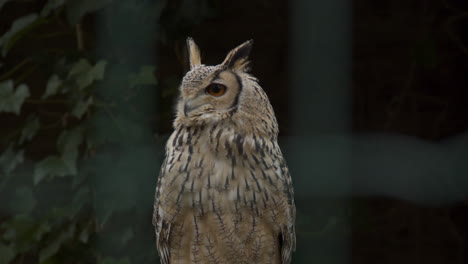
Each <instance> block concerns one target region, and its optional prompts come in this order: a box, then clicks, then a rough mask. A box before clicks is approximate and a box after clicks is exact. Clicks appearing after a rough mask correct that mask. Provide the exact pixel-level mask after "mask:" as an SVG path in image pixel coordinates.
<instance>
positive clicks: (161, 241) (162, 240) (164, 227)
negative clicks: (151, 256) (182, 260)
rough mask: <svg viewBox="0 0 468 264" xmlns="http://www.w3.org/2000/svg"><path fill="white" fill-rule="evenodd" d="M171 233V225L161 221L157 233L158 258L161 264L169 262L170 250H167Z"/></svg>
mask: <svg viewBox="0 0 468 264" xmlns="http://www.w3.org/2000/svg"><path fill="white" fill-rule="evenodd" d="M170 233H171V225H170V224H167V223H166V222H164V221H163V222H162V223H161V229H160V230H159V234H158V235H157V241H156V243H157V244H158V251H159V259H160V262H161V264H169V259H170V252H169V236H170Z"/></svg>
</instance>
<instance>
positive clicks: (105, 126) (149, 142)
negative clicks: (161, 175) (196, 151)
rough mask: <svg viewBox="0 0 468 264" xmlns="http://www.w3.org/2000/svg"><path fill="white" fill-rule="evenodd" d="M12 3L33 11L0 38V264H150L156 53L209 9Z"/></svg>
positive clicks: (92, 0)
mask: <svg viewBox="0 0 468 264" xmlns="http://www.w3.org/2000/svg"><path fill="white" fill-rule="evenodd" d="M14 4H17V5H18V3H14V1H2V2H1V4H0V8H1V9H7V8H12V7H11V5H14ZM19 4H23V5H27V4H30V5H31V6H34V9H35V10H36V11H35V12H31V13H28V14H23V15H20V16H18V17H15V18H14V20H13V21H11V25H10V27H9V29H8V30H7V31H6V32H4V33H3V35H2V36H1V37H0V49H1V56H2V61H6V62H7V63H6V64H5V65H2V66H1V68H0V118H1V119H2V120H6V121H7V122H9V123H8V125H2V129H1V137H0V139H1V141H0V146H1V148H0V200H1V201H2V203H1V205H0V264H7V263H41V264H53V263H100V264H130V263H155V262H156V259H157V256H156V250H155V243H154V234H153V232H152V227H151V209H152V202H153V201H151V200H149V199H148V197H153V191H154V186H155V183H156V176H157V172H158V169H159V166H160V161H161V158H162V156H163V144H164V141H165V136H156V137H155V136H154V131H153V130H154V129H155V127H156V126H157V125H158V123H157V120H158V118H157V117H155V112H156V111H157V105H156V104H155V102H156V101H157V100H156V99H157V98H158V96H160V97H161V98H164V99H165V100H166V101H167V98H168V97H169V99H170V98H172V97H174V95H175V92H174V91H168V90H167V89H166V90H161V89H160V88H161V87H160V86H159V85H160V83H159V82H158V80H157V79H156V77H155V76H156V75H155V73H156V72H157V70H158V67H157V65H155V64H154V61H155V58H154V57H153V58H151V56H152V54H154V51H152V49H154V48H155V45H156V43H157V42H161V41H162V42H167V41H168V39H174V38H175V39H177V38H179V39H181V38H185V36H186V33H187V30H189V29H190V27H191V26H193V25H194V24H196V23H199V22H200V21H201V19H202V18H203V16H205V15H208V14H209V13H210V12H212V10H211V9H210V8H209V3H208V1H205V0H201V1H197V5H196V6H201V7H203V8H201V9H200V8H193V7H192V6H189V5H188V1H181V2H179V3H172V2H170V1H127V0H125V1H112V0H85V1H83V0H68V1H67V0H47V1H40V4H38V3H35V4H32V3H29V2H24V3H19ZM199 4H201V5H199ZM1 9H0V12H1V11H4V10H1ZM17 9H19V8H17ZM29 9H31V8H29ZM89 17H92V19H91V22H89V21H88V22H86V23H85V22H84V19H86V18H88V19H89ZM93 19H94V20H93ZM89 24H91V25H92V27H93V28H95V29H96V28H97V30H98V32H96V33H95V35H93V34H92V33H89V32H85V31H86V30H83V25H84V26H86V25H89ZM56 37H59V38H56ZM54 38H55V39H54ZM28 42H30V43H28ZM99 42H102V43H104V44H102V43H99ZM70 43H74V45H70ZM28 44H29V46H28ZM25 45H26V46H25ZM31 46H34V47H35V48H33V49H32V48H30V47H31ZM89 47H92V48H89ZM38 76H39V77H38ZM164 82H165V83H167V81H164ZM175 85H177V84H176V83H175V82H174V83H173V85H172V87H173V88H175V87H174V86H175ZM166 87H168V86H167V85H166ZM157 91H158V92H157ZM169 101H170V100H169ZM166 111H167V113H166V112H165V113H161V115H166V116H170V115H171V114H170V109H167V110H166ZM162 130H167V128H164V129H162Z"/></svg>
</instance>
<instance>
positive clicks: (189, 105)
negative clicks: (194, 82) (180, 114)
mask: <svg viewBox="0 0 468 264" xmlns="http://www.w3.org/2000/svg"><path fill="white" fill-rule="evenodd" d="M200 106H202V104H197V103H194V102H193V101H191V100H190V101H186V102H185V104H184V115H185V117H188V115H189V114H190V112H192V111H193V110H195V109H197V108H198V107H200Z"/></svg>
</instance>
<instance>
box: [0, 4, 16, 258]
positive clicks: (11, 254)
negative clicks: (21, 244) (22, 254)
mask: <svg viewBox="0 0 468 264" xmlns="http://www.w3.org/2000/svg"><path fill="white" fill-rule="evenodd" d="M0 7H1V6H0ZM15 256H16V254H15V251H14V250H13V248H12V247H11V246H6V245H3V244H0V264H9V263H10V262H11V261H12V260H13V259H14V258H15Z"/></svg>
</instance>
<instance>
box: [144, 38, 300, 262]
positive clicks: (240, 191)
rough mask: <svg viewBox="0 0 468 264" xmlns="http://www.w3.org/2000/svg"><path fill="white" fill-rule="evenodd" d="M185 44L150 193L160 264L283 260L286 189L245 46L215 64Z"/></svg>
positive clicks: (288, 211)
mask: <svg viewBox="0 0 468 264" xmlns="http://www.w3.org/2000/svg"><path fill="white" fill-rule="evenodd" d="M187 44H188V49H189V59H190V71H189V72H188V73H187V74H186V75H185V76H184V78H183V80H182V83H181V86H180V98H179V101H178V104H177V117H176V119H175V121H174V132H173V134H172V135H171V137H170V138H169V140H168V142H167V145H166V158H165V160H164V163H163V165H162V168H161V172H160V176H159V179H158V185H157V187H156V195H155V196H156V197H155V204H154V214H153V224H154V225H155V232H156V242H157V249H158V253H159V255H160V259H161V263H164V264H166V263H171V264H173V263H290V261H291V254H292V251H293V250H294V248H295V231H294V220H295V207H294V200H293V188H292V183H291V177H290V175H289V171H288V168H287V166H286V163H285V160H284V158H283V155H282V153H281V150H280V148H279V146H278V143H277V135H278V125H277V122H276V118H275V115H274V112H273V108H272V107H271V105H270V102H269V100H268V97H267V96H266V94H265V92H264V91H263V90H262V88H261V87H260V86H259V84H258V82H257V80H256V78H254V77H253V76H252V75H250V74H249V73H247V71H248V70H249V67H248V60H247V59H248V58H247V57H248V54H249V52H250V49H251V46H252V41H247V42H245V43H243V44H241V45H240V46H238V47H237V48H235V49H233V50H232V51H231V52H229V54H228V55H227V57H226V59H225V60H224V62H223V63H221V64H219V65H216V66H205V65H203V64H201V59H200V52H199V50H198V47H197V46H196V44H195V43H194V42H193V40H192V39H190V38H189V39H187ZM219 94H221V95H219Z"/></svg>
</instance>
